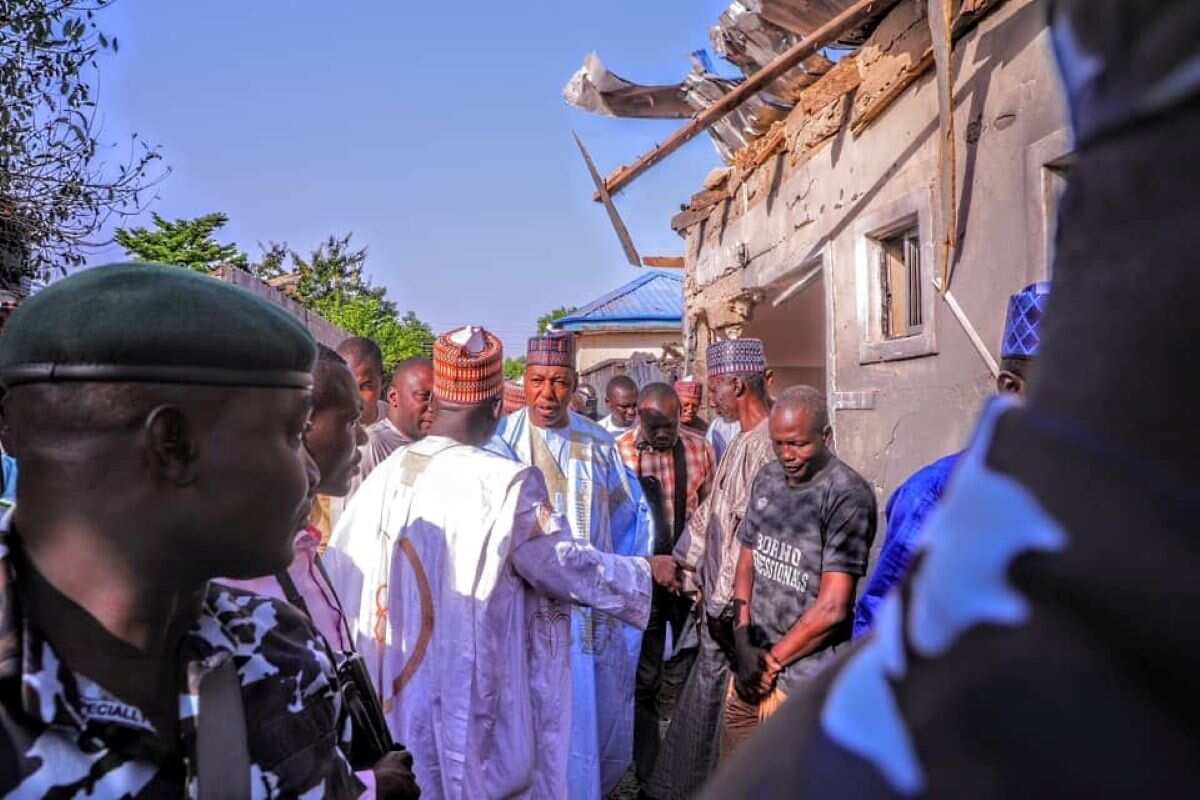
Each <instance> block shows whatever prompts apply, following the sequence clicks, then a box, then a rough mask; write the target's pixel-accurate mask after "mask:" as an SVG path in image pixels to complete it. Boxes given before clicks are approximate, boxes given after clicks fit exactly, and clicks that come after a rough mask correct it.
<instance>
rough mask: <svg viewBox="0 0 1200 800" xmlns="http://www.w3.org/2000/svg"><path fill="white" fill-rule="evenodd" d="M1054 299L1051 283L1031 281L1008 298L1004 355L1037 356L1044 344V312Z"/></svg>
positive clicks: (1001, 349) (1008, 356)
mask: <svg viewBox="0 0 1200 800" xmlns="http://www.w3.org/2000/svg"><path fill="white" fill-rule="evenodd" d="M1049 299H1050V284H1049V283H1047V282H1045V281H1042V282H1040V283H1031V284H1030V285H1028V286H1026V287H1025V288H1024V289H1022V290H1021V291H1019V292H1017V293H1016V294H1014V295H1013V296H1012V297H1010V298H1008V318H1007V319H1006V320H1005V322H1004V342H1003V344H1002V345H1001V346H1000V357H1001V358H1036V357H1037V353H1038V347H1040V346H1041V343H1042V337H1041V327H1042V315H1043V314H1044V313H1045V311H1046V302H1047V301H1048V300H1049Z"/></svg>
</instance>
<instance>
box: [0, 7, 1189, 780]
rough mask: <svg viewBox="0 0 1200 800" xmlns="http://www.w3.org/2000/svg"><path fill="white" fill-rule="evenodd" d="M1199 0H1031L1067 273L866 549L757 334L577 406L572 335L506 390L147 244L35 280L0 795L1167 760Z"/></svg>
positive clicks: (2, 379) (0, 590)
mask: <svg viewBox="0 0 1200 800" xmlns="http://www.w3.org/2000/svg"><path fill="white" fill-rule="evenodd" d="M1085 6H1086V8H1085ZM1132 6H1137V7H1138V11H1139V12H1140V13H1139V14H1138V15H1130V14H1127V13H1124V12H1127V11H1128V10H1129V8H1130V7H1132ZM1194 8H1195V7H1194V5H1192V4H1190V3H1182V2H1180V3H1159V4H1148V3H1129V2H1126V3H1122V2H1119V1H1118V0H1089V2H1088V3H1086V4H1085V3H1083V2H1082V0H1078V1H1077V2H1076V1H1073V0H1060V2H1057V3H1056V4H1054V14H1055V18H1054V19H1055V42H1056V46H1057V47H1058V51H1059V58H1060V62H1061V63H1062V65H1063V75H1064V80H1065V84H1066V87H1067V90H1068V94H1069V96H1070V98H1071V100H1072V112H1073V117H1074V123H1075V128H1076V133H1077V137H1078V161H1077V163H1076V165H1075V167H1074V173H1073V177H1072V183H1071V187H1070V189H1069V190H1068V193H1067V196H1066V198H1065V200H1064V212H1063V219H1062V222H1061V225H1060V240H1059V250H1058V262H1057V266H1056V271H1055V278H1054V287H1055V288H1054V290H1053V299H1051V296H1050V289H1049V286H1048V285H1046V284H1034V285H1031V286H1028V287H1026V288H1025V289H1023V290H1021V291H1018V292H1017V293H1016V294H1014V295H1013V296H1012V298H1011V299H1010V301H1009V305H1008V315H1007V322H1006V327H1005V334H1004V339H1003V342H1002V344H1001V355H1002V363H1001V370H1000V374H999V376H998V378H997V382H996V385H997V389H998V397H997V398H995V399H994V400H992V401H991V402H990V403H989V404H988V405H987V408H986V409H985V411H984V413H983V416H982V419H981V422H980V425H979V428H978V430H977V432H976V434H975V436H974V438H973V440H972V442H971V443H970V444H969V445H968V446H967V447H966V449H965V450H963V451H962V452H960V453H955V454H949V455H948V456H947V457H946V458H942V459H940V460H938V461H936V462H935V463H933V464H931V465H930V466H929V467H926V468H924V469H922V470H920V471H919V472H918V473H917V474H916V475H914V476H913V477H912V478H911V479H910V480H908V481H907V482H905V483H904V484H903V485H902V486H901V487H900V488H899V489H898V490H897V491H896V492H895V493H894V494H893V496H892V497H891V498H890V500H889V502H888V504H887V507H886V511H885V520H886V528H885V541H884V546H883V550H882V555H881V556H880V558H879V559H878V564H877V565H875V566H874V571H873V572H871V573H870V574H869V577H868V567H869V564H868V554H869V552H870V550H871V546H872V543H873V541H874V539H875V537H876V524H877V517H878V514H877V509H876V496H875V492H874V491H873V489H872V488H871V487H870V486H869V485H868V484H867V483H866V482H865V481H864V480H863V478H862V477H860V476H859V475H858V473H857V472H856V471H855V470H854V468H853V465H850V464H847V463H845V462H843V461H842V460H841V459H840V458H839V457H838V456H837V454H836V452H835V451H834V448H833V442H834V437H833V429H832V426H831V419H830V415H829V410H828V408H827V407H826V403H825V397H824V393H823V392H822V391H819V390H817V389H815V388H813V387H807V386H790V387H786V388H784V387H777V386H776V385H775V381H774V375H773V373H772V372H771V370H770V368H769V366H768V364H769V361H768V357H769V343H764V342H762V341H759V340H757V339H752V338H739V339H734V340H724V341H717V342H714V343H713V344H711V345H710V346H709V347H708V348H707V350H706V352H705V358H704V365H705V374H704V376H703V378H704V380H698V379H695V378H684V379H683V380H680V381H678V382H676V383H675V384H674V385H671V384H667V383H651V384H648V385H645V386H641V387H639V386H637V385H636V384H634V383H633V382H632V381H630V380H628V379H618V380H615V381H612V382H611V383H610V384H609V385H607V386H605V387H604V389H605V395H604V396H605V401H606V405H607V407H608V410H609V411H610V414H609V415H608V416H606V417H604V418H603V419H597V417H598V413H597V412H598V408H597V406H598V403H597V400H598V398H597V395H596V393H595V391H593V390H590V388H589V387H585V386H583V385H581V384H580V382H579V375H578V374H577V372H576V369H575V363H576V360H575V352H574V341H573V339H572V337H571V336H570V335H569V334H561V333H550V334H548V335H543V336H537V337H533V338H531V339H530V340H529V341H528V342H527V343H526V352H525V355H526V364H527V366H526V369H525V374H524V376H523V378H522V380H521V381H520V382H518V383H511V382H506V381H505V380H504V374H503V364H504V355H505V353H504V346H503V343H502V342H500V340H499V339H498V338H497V337H496V336H495V335H493V334H492V333H491V332H489V331H488V330H486V329H485V328H483V327H480V326H473V325H469V326H464V327H461V328H459V329H456V330H452V331H448V332H446V333H445V334H443V335H441V336H440V337H438V339H437V340H436V342H435V344H434V346H433V354H432V358H431V359H422V358H418V359H411V360H408V361H405V362H402V363H401V364H399V365H396V366H395V367H394V368H393V369H392V370H390V372H389V371H387V370H385V369H384V366H385V365H384V363H383V358H382V356H381V354H380V352H379V350H378V348H377V347H376V346H375V345H374V344H373V343H372V342H370V341H369V340H366V339H360V338H355V339H350V340H347V341H346V342H344V343H342V344H341V346H340V347H338V348H337V350H333V349H330V348H325V347H319V346H317V345H316V344H315V343H314V341H313V339H312V337H311V336H310V335H309V333H308V332H307V331H306V330H305V329H304V328H303V326H302V325H301V324H300V323H299V322H297V321H296V320H295V319H294V318H292V317H291V316H289V315H288V314H287V313H286V312H284V311H283V310H281V309H279V308H276V307H274V306H271V305H269V304H267V303H265V302H263V301H261V300H259V299H257V298H256V297H254V296H252V295H251V294H249V293H247V292H244V291H242V290H240V289H238V288H236V287H233V286H230V285H227V284H224V283H221V282H218V281H215V280H211V279H210V278H208V277H206V276H203V275H200V274H197V273H194V272H191V271H188V270H184V269H179V268H175V267H162V266H155V265H148V264H123V265H111V266H107V267H98V268H94V269H89V270H85V271H82V272H80V273H77V274H75V275H72V276H71V277H68V278H66V279H64V280H61V281H59V282H56V283H54V284H52V285H51V286H49V287H48V288H46V289H44V290H43V291H41V292H39V293H38V294H36V295H35V296H33V297H32V298H31V299H29V300H27V301H26V302H24V303H23V304H22V305H20V306H19V307H18V308H17V309H16V310H15V311H13V312H12V315H11V317H10V318H9V319H8V320H7V322H6V323H5V325H4V327H3V330H2V332H0V385H2V386H3V398H2V411H3V428H2V432H0V439H2V441H3V445H4V450H5V453H4V470H3V480H4V486H3V497H4V503H5V505H7V506H10V510H9V511H8V513H6V514H5V516H4V517H3V520H2V521H0V795H3V796H5V797H17V798H25V797H30V798H34V797H37V798H40V797H76V796H79V797H99V798H108V797H112V798H118V797H122V798H123V797H128V798H159V797H180V796H189V797H198V798H203V799H204V800H208V798H250V797H279V798H299V797H334V798H342V797H347V798H348V797H361V796H376V797H383V798H414V797H418V796H421V797H433V798H442V797H446V798H464V797H470V798H475V797H480V798H501V797H530V798H564V797H570V798H603V797H604V796H605V795H606V794H607V793H609V792H610V791H611V790H612V789H613V788H614V787H615V786H616V785H617V783H618V782H619V781H620V780H621V779H622V778H623V777H624V776H625V775H626V773H627V772H628V771H629V769H630V768H631V767H632V769H633V772H634V774H635V776H636V779H637V783H638V786H639V791H640V792H641V794H642V795H643V796H646V797H652V798H676V797H693V796H697V795H703V796H706V797H713V798H728V797H764V798H774V797H784V796H787V797H792V796H826V795H829V796H834V795H839V796H841V795H845V796H851V797H872V798H876V797H878V798H884V797H888V798H890V797H913V796H926V795H928V796H948V797H963V796H971V797H1008V796H1011V795H1013V794H1016V793H1023V794H1028V795H1033V796H1125V795H1128V794H1130V793H1131V792H1139V791H1140V792H1151V793H1153V794H1156V795H1157V794H1175V793H1178V792H1180V791H1181V790H1182V791H1186V788H1185V787H1186V786H1188V785H1194V784H1195V782H1196V780H1197V779H1198V778H1200V775H1198V774H1197V773H1198V772H1200V767H1198V766H1197V765H1198V764H1200V760H1197V759H1196V724H1195V719H1194V717H1195V714H1194V712H1193V711H1192V710H1191V709H1192V707H1193V704H1190V703H1189V702H1188V699H1189V698H1190V697H1191V696H1192V695H1193V694H1195V685H1196V684H1195V677H1194V676H1195V667H1196V662H1197V649H1196V646H1195V644H1194V640H1193V638H1192V637H1191V632H1192V631H1193V630H1194V628H1195V624H1196V622H1197V620H1196V619H1195V611H1194V609H1196V608H1198V607H1200V602H1197V600H1198V598H1197V597H1195V595H1196V594H1197V590H1196V589H1195V581H1193V580H1190V574H1191V567H1192V566H1193V565H1194V564H1195V561H1196V547H1195V536H1194V528H1195V522H1194V520H1195V513H1194V512H1195V510H1196V508H1197V499H1196V488H1195V487H1196V486H1197V484H1198V483H1200V475H1198V474H1197V469H1196V466H1195V449H1196V446H1197V445H1198V444H1200V430H1198V429H1197V423H1196V422H1195V421H1194V420H1193V419H1192V418H1190V417H1186V415H1184V416H1182V417H1181V415H1179V414H1178V413H1177V408H1176V407H1175V406H1174V404H1173V400H1174V398H1177V397H1180V396H1183V395H1184V394H1185V392H1184V389H1185V387H1186V384H1187V381H1188V380H1189V379H1190V376H1187V377H1185V373H1186V369H1184V368H1182V366H1181V365H1186V364H1187V363H1190V362H1188V361H1187V357H1188V356H1189V355H1190V354H1191V351H1192V349H1194V345H1193V344H1192V342H1193V341H1194V338H1195V334H1196V332H1197V331H1196V323H1195V321H1194V320H1195V315H1194V312H1193V311H1192V308H1193V306H1194V304H1195V300H1196V298H1197V297H1200V271H1198V270H1195V269H1194V268H1192V267H1191V265H1190V264H1184V265H1182V266H1177V265H1176V262H1175V261H1173V257H1178V256H1179V254H1180V253H1184V252H1185V251H1186V246H1187V245H1188V244H1190V235H1191V228H1192V226H1193V224H1194V219H1195V210H1196V201H1195V199H1194V197H1195V191H1194V190H1195V188H1196V186H1198V185H1200V159H1197V158H1196V155H1197V152H1196V150H1197V143H1198V142H1200V73H1198V72H1197V71H1196V70H1195V69H1194V68H1192V67H1194V64H1195V43H1196V42H1197V41H1200V38H1197V37H1198V36H1200V12H1197V11H1195V10H1194ZM1118 23H1119V24H1120V28H1121V30H1122V33H1123V35H1122V36H1116V37H1114V36H1110V35H1107V33H1106V32H1109V31H1112V30H1115V29H1116V26H1117V24H1118ZM1131 42H1133V43H1135V44H1136V43H1138V42H1153V43H1154V44H1153V46H1149V45H1146V46H1145V47H1141V46H1135V44H1130V43H1131ZM1181 54H1182V55H1181ZM1184 56H1187V57H1186V58H1185V57H1184ZM1189 59H1190V60H1189ZM1118 74H1119V75H1120V76H1122V77H1124V76H1130V77H1129V79H1128V80H1125V79H1122V80H1117V77H1116V76H1117V75H1118ZM1151 304H1154V305H1155V306H1156V308H1155V309H1154V313H1147V309H1148V308H1149V307H1150V305H1151ZM181 311H182V312H184V313H181ZM1114 320H1121V321H1122V322H1123V323H1124V325H1123V326H1122V327H1121V328H1120V329H1119V331H1114V327H1113V321H1114ZM1101 342H1102V343H1103V346H1102V347H1101V346H1098V343H1101ZM1135 363H1136V365H1137V369H1112V368H1111V367H1112V366H1113V365H1131V364H1135ZM706 392H707V397H708V403H709V407H710V408H711V410H712V411H713V418H712V419H710V420H708V421H707V422H706V421H705V420H704V419H703V416H704V396H705V393H706ZM864 577H867V580H866V586H865V587H864V590H863V591H862V592H859V587H858V583H859V581H860V580H862V579H863V578H864ZM1164 587H1169V588H1167V589H1164ZM860 595H861V596H860ZM673 671H674V674H677V675H678V676H680V677H679V679H680V681H681V682H682V687H681V688H680V691H679V697H678V699H677V701H676V703H675V705H674V708H673V710H672V711H671V712H670V715H669V716H670V719H669V723H668V724H667V725H666V729H665V732H664V730H663V724H664V723H666V722H667V721H666V720H664V719H663V716H664V715H663V713H662V712H663V709H662V708H660V700H661V698H662V691H661V690H662V686H663V684H664V682H665V677H666V676H667V675H668V674H672V673H673ZM718 768H719V771H718Z"/></svg>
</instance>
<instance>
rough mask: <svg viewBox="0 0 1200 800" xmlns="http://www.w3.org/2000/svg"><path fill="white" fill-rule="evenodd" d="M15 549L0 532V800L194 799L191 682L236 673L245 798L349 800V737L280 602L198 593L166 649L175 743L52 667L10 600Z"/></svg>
mask: <svg viewBox="0 0 1200 800" xmlns="http://www.w3.org/2000/svg"><path fill="white" fill-rule="evenodd" d="M14 545H15V546H19V543H18V542H16V541H15V540H14V538H13V537H12V535H11V534H10V533H9V532H8V531H7V521H6V522H5V523H2V524H0V797H21V798H23V797H31V798H32V797H39V798H40V797H47V798H56V797H64V798H66V797H77V796H89V797H91V796H95V797H122V798H158V797H181V796H184V795H185V793H186V796H189V797H195V796H196V795H197V782H196V777H197V765H196V711H197V708H198V705H199V702H198V701H199V697H198V692H197V688H198V687H199V685H200V679H201V677H202V676H203V675H204V674H206V673H207V672H208V671H209V670H211V669H213V668H215V667H217V666H218V665H220V664H222V663H224V661H225V660H226V659H228V658H230V657H232V658H233V659H234V662H235V664H236V665H237V667H238V675H239V677H240V679H241V685H242V703H243V705H244V708H245V717H246V723H247V728H248V730H247V741H248V744H249V750H250V770H251V788H252V792H253V796H254V797H256V798H293V797H297V798H298V797H301V796H308V797H333V798H346V797H357V796H359V795H360V794H361V793H362V792H363V790H364V788H365V787H364V786H363V785H362V784H361V783H360V782H359V781H358V780H357V779H356V778H355V777H354V775H353V772H352V770H351V768H350V765H349V764H348V763H347V760H346V757H345V755H344V753H348V752H349V735H350V726H349V724H348V717H347V715H346V712H345V710H344V709H343V707H342V699H341V696H340V695H339V694H338V693H337V692H336V691H335V686H336V682H335V677H334V673H333V666H332V665H331V663H330V661H329V658H328V656H327V655H326V653H327V652H328V651H327V650H326V648H325V646H324V645H323V644H322V643H321V641H320V639H319V634H317V633H316V631H315V630H314V629H313V628H312V626H311V624H310V623H309V622H308V621H307V620H306V619H305V618H304V617H303V616H302V615H301V614H300V613H299V612H298V611H295V610H294V609H292V608H291V607H290V606H288V605H287V604H285V603H281V602H278V601H276V600H271V599H269V598H265V597H260V596H258V595H253V594H250V593H248V592H242V591H239V590H236V589H230V588H227V587H224V586H218V585H217V584H215V583H214V584H209V587H208V590H207V595H206V597H205V601H204V606H203V609H202V611H201V612H200V617H199V619H198V620H197V621H196V624H195V625H194V626H193V627H192V629H191V630H190V631H189V633H188V634H187V635H186V636H185V637H184V640H183V642H182V644H181V646H180V658H181V659H182V661H183V662H184V665H185V670H184V674H186V676H187V685H186V686H184V687H181V692H180V695H179V713H180V719H179V737H180V740H179V742H177V743H175V745H174V746H173V747H172V746H170V745H168V744H166V743H164V742H163V741H162V739H161V737H160V736H159V735H158V734H157V733H156V732H155V730H154V727H153V726H152V725H151V724H150V722H149V720H148V719H147V717H146V715H145V714H143V712H142V711H141V710H140V709H138V708H136V707H134V706H132V705H130V704H128V703H126V702H124V701H122V700H119V699H117V698H116V697H114V696H113V695H112V694H110V693H109V692H107V691H106V690H105V689H104V688H102V687H101V686H99V685H98V684H96V683H95V682H94V681H92V680H90V679H88V678H87V677H85V676H83V675H80V674H78V673H76V672H74V671H72V670H71V668H70V667H68V666H67V665H66V664H63V663H62V662H61V661H60V660H59V658H58V656H57V654H56V653H55V651H54V648H53V647H52V646H51V644H50V642H49V641H48V640H47V639H46V638H45V637H44V636H43V634H42V632H41V631H40V630H39V628H38V625H37V622H36V621H35V620H33V619H30V618H28V617H25V616H23V615H22V613H21V611H20V609H19V608H18V606H17V603H16V599H17V598H16V594H15V591H14V590H15V586H14V579H15V578H16V570H15V568H14V567H15V563H14V561H15V560H16V559H14V558H13V555H14V553H12V551H11V548H12V547H13V546H14Z"/></svg>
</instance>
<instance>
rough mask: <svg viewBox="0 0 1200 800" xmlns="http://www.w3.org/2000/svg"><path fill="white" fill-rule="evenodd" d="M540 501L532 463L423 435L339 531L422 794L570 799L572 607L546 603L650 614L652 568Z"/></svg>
mask: <svg viewBox="0 0 1200 800" xmlns="http://www.w3.org/2000/svg"><path fill="white" fill-rule="evenodd" d="M548 500H549V498H548V496H547V493H546V486H545V482H544V480H543V478H542V475H541V473H540V472H538V471H537V470H535V469H530V468H528V467H525V466H523V465H521V464H519V463H517V462H515V461H513V460H510V459H507V458H504V457H501V456H498V455H495V454H493V453H489V452H486V451H484V450H481V449H479V448H476V447H470V446H467V445H462V444H458V443H456V442H454V441H452V440H450V439H447V438H444V437H439V436H430V437H428V438H426V439H424V440H423V441H421V442H418V443H416V444H413V445H410V446H409V447H408V448H406V449H405V450H403V451H402V452H400V453H397V454H395V455H394V456H393V457H392V458H389V459H388V460H386V461H385V462H384V463H383V464H381V465H380V466H379V467H377V468H376V470H375V471H374V472H373V473H372V474H371V475H370V476H369V477H368V479H367V480H366V482H364V484H363V485H362V487H361V488H360V490H359V492H358V494H357V495H356V496H355V498H354V500H353V501H352V502H351V503H350V505H349V507H348V508H347V509H346V511H345V513H344V514H343V515H342V519H341V520H340V522H339V525H338V527H337V530H336V531H335V533H334V536H333V546H334V547H335V548H336V549H337V550H338V551H340V552H341V553H343V554H344V555H346V556H348V558H343V559H341V563H340V564H339V565H338V566H337V570H336V572H335V574H333V575H332V577H333V580H334V583H335V585H336V588H337V590H338V593H339V594H340V595H341V598H342V601H343V603H344V605H345V610H346V613H347V616H348V617H349V619H350V620H352V626H353V628H354V630H355V634H356V639H357V641H358V645H359V648H360V650H361V652H362V653H363V656H364V657H365V658H366V660H367V664H368V667H369V668H370V670H371V674H372V678H373V679H374V681H375V682H376V685H377V688H378V689H379V691H380V695H381V697H382V698H383V700H384V705H385V711H386V713H387V715H388V721H389V724H390V725H391V728H392V733H393V735H394V736H395V737H396V740H397V742H400V743H402V744H404V745H405V746H406V747H407V748H408V749H409V750H410V751H412V754H413V760H414V770H415V773H416V777H417V780H418V782H419V783H420V785H421V790H422V795H421V796H422V797H423V798H455V799H456V798H493V797H496V798H499V797H528V798H562V797H567V796H568V795H569V794H570V792H569V790H568V785H567V749H568V744H569V731H570V726H571V708H570V702H569V700H570V697H571V673H570V651H569V645H570V627H569V624H570V610H569V608H570V607H569V605H566V604H564V603H562V602H560V601H557V600H554V599H552V598H553V597H560V598H576V599H578V600H581V601H585V602H588V603H591V604H593V605H594V606H595V607H597V608H601V609H604V610H605V611H607V612H608V613H611V614H613V615H615V616H616V617H618V618H620V619H623V620H625V621H627V622H629V623H631V624H634V625H638V626H641V627H644V626H645V624H646V621H647V619H648V616H649V598H650V591H651V590H650V573H649V565H648V564H647V563H646V562H644V561H641V560H638V559H618V558H617V557H615V556H612V555H610V554H607V553H602V552H599V551H597V550H596V549H594V548H591V547H588V546H585V545H584V546H581V545H580V544H579V543H577V542H575V541H574V539H573V538H572V536H571V532H570V529H569V528H568V527H567V525H566V523H565V521H564V520H563V518H562V517H561V516H558V515H556V514H554V513H553V511H552V510H551V508H550V506H549V502H548ZM635 562H637V563H635ZM614 574H615V575H621V576H623V577H624V578H626V580H625V581H623V582H621V583H619V584H618V585H619V586H621V587H622V588H626V587H625V584H628V586H629V587H630V588H628V591H627V592H625V593H620V592H616V591H614V590H613V588H612V587H613V582H612V581H611V580H610V579H609V578H610V576H611V575H614Z"/></svg>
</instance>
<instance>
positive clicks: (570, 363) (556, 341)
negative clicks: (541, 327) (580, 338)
mask: <svg viewBox="0 0 1200 800" xmlns="http://www.w3.org/2000/svg"><path fill="white" fill-rule="evenodd" d="M525 363H526V364H529V365H530V366H539V367H570V368H572V369H574V367H575V334H573V333H568V332H566V331H552V332H550V333H548V334H546V335H545V336H533V337H530V339H529V346H528V348H527V349H526V353H525Z"/></svg>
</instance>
